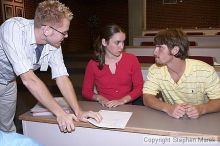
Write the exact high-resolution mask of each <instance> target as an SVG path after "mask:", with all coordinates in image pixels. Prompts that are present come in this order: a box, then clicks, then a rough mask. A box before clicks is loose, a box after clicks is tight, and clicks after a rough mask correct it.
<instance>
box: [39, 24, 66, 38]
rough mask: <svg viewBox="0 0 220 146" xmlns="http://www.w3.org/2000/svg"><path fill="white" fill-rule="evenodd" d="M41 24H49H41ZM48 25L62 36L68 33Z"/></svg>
mask: <svg viewBox="0 0 220 146" xmlns="http://www.w3.org/2000/svg"><path fill="white" fill-rule="evenodd" d="M42 26H49V25H42ZM49 27H50V28H52V29H53V30H55V31H56V32H59V33H60V34H62V35H63V36H64V37H65V36H67V35H68V32H61V31H59V30H57V29H56V28H54V27H52V26H49Z"/></svg>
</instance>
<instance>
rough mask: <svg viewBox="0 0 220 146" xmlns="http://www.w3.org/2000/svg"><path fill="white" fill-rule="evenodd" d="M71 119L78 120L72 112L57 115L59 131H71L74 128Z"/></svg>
mask: <svg viewBox="0 0 220 146" xmlns="http://www.w3.org/2000/svg"><path fill="white" fill-rule="evenodd" d="M73 120H75V121H79V120H78V119H77V117H76V116H75V115H74V114H66V113H65V114H63V115H59V116H57V122H58V125H59V128H60V131H61V132H72V131H74V129H75V126H74V124H73Z"/></svg>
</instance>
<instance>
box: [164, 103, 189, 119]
mask: <svg viewBox="0 0 220 146" xmlns="http://www.w3.org/2000/svg"><path fill="white" fill-rule="evenodd" d="M185 106H186V105H185V104H174V105H170V107H169V108H168V111H167V114H168V115H169V116H171V117H174V118H176V119H179V118H181V117H183V116H184V115H185V111H186V110H185Z"/></svg>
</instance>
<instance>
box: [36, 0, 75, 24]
mask: <svg viewBox="0 0 220 146" xmlns="http://www.w3.org/2000/svg"><path fill="white" fill-rule="evenodd" d="M64 18H66V19H68V20H69V21H71V20H72V19H73V13H72V12H71V11H70V9H69V8H68V7H66V6H65V5H64V4H62V3H60V2H59V1H58V0H45V1H43V2H41V3H39V4H38V6H37V9H36V11H35V17H34V26H35V27H40V26H41V25H46V24H48V23H49V24H59V23H61V22H62V20H63V19H64Z"/></svg>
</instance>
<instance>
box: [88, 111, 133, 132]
mask: <svg viewBox="0 0 220 146" xmlns="http://www.w3.org/2000/svg"><path fill="white" fill-rule="evenodd" d="M99 113H100V114H101V116H102V118H103V119H102V121H101V122H100V123H97V122H96V120H94V119H92V118H89V119H88V121H89V122H90V123H91V124H93V125H95V126H98V127H105V128H121V129H124V128H125V126H126V124H127V122H128V120H129V119H130V117H131V115H132V112H120V111H108V110H100V111H99Z"/></svg>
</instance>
